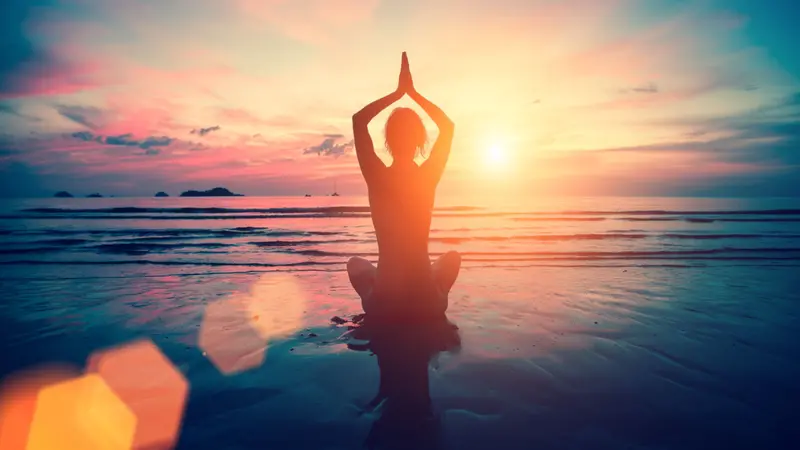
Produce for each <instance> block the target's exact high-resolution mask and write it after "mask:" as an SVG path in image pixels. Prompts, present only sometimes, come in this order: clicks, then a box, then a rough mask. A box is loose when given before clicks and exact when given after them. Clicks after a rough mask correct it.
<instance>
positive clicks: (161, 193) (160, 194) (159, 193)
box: [155, 191, 169, 197]
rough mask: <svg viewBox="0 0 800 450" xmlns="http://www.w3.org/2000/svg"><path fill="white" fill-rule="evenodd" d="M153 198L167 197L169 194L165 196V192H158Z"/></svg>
mask: <svg viewBox="0 0 800 450" xmlns="http://www.w3.org/2000/svg"><path fill="white" fill-rule="evenodd" d="M155 196H156V197H169V194H167V193H166V192H164V191H159V192H157V193H156V195H155Z"/></svg>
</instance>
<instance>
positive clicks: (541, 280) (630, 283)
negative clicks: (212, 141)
mask: <svg viewBox="0 0 800 450" xmlns="http://www.w3.org/2000/svg"><path fill="white" fill-rule="evenodd" d="M365 205H366V203H365V201H364V199H357V198H345V197H339V198H330V197H325V198H316V197H315V198H247V197H244V198H230V199H228V198H224V199H220V198H216V199H210V198H205V199H198V198H191V199H181V198H159V199H131V198H106V199H30V200H13V201H4V202H3V203H2V204H0V216H1V217H2V219H0V220H2V222H1V225H0V242H2V247H0V292H3V301H2V302H0V328H2V329H3V335H2V348H4V349H5V350H6V351H5V358H3V359H2V362H0V376H2V377H3V378H5V377H6V376H8V375H11V374H14V373H17V372H18V371H19V370H21V369H25V368H30V367H35V366H37V365H39V364H42V363H53V362H60V363H67V364H72V365H75V366H77V367H85V366H86V363H87V359H88V358H89V357H90V356H91V355H93V354H96V353H97V352H98V351H100V350H108V349H112V350H113V349H115V348H119V347H120V346H125V345H128V344H129V343H131V342H136V341H139V340H142V339H146V340H148V341H150V342H152V343H154V344H155V345H156V346H157V348H158V349H160V351H161V352H162V353H163V354H164V356H165V357H166V358H167V360H168V361H170V364H171V365H172V367H173V370H175V371H177V372H179V373H181V374H183V376H184V377H185V378H186V380H187V381H188V384H189V386H190V389H189V394H188V398H187V403H186V404H185V407H184V408H183V409H182V411H183V414H182V418H181V427H180V433H179V436H178V442H177V448H180V449H206V448H208V449H228V448H230V449H250V448H254V449H263V448H270V449H272V448H275V449H294V448H309V449H352V448H363V445H364V444H365V443H367V442H368V443H370V444H375V445H376V447H375V448H414V449H418V448H436V449H484V448H492V447H497V448H503V449H530V448H542V449H627V448H636V449H640V448H647V449H706V448H726V449H739V448H741V449H752V448H754V447H757V448H770V449H773V448H774V449H784V448H786V449H789V448H797V447H796V445H795V444H796V443H797V442H798V441H797V438H798V434H797V432H796V431H795V428H796V427H795V420H794V417H795V414H794V410H795V409H796V403H797V400H798V399H800V390H799V389H798V387H797V386H798V385H797V379H798V377H800V362H799V360H798V356H797V355H800V339H798V336H800V325H798V324H799V323H800V322H798V319H800V290H799V289H797V282H796V279H797V275H798V273H800V272H798V266H800V264H799V263H798V260H799V258H800V202H798V201H797V200H791V199H653V198H642V199H640V198H621V199H609V198H599V199H549V200H541V199H524V200H522V199H516V200H515V199H504V200H503V201H496V200H495V201H477V200H474V201H463V200H459V199H442V201H440V202H439V203H438V205H439V207H440V208H441V209H439V210H437V212H436V215H435V217H434V220H433V225H432V228H433V230H432V232H431V236H432V239H431V245H430V249H431V253H432V254H434V255H435V254H440V253H442V252H445V251H448V250H453V249H455V250H459V251H460V252H462V253H463V254H464V260H465V262H464V268H463V271H462V273H461V275H460V276H459V279H458V281H457V283H456V285H455V286H454V289H453V292H452V293H451V296H450V309H449V310H448V317H449V319H450V321H451V322H452V323H453V324H455V325H456V326H457V327H458V329H457V330H456V331H455V332H453V331H452V330H450V329H443V328H434V327H423V326H421V325H417V324H400V325H399V326H398V327H396V328H394V329H387V330H383V331H382V334H381V333H378V334H375V332H373V333H372V334H369V333H367V334H366V335H365V336H361V335H358V334H356V333H358V332H359V330H361V329H360V328H358V327H356V324H354V323H353V322H350V321H349V320H351V319H352V318H353V315H355V314H357V313H359V312H360V303H359V302H358V299H357V298H356V296H355V294H354V293H353V292H352V289H351V288H350V286H349V282H348V280H347V276H346V274H345V273H344V272H343V269H344V262H345V261H346V260H347V258H348V257H349V256H352V255H361V256H366V257H368V258H370V259H373V260H374V259H375V243H374V235H373V234H372V228H371V224H370V222H369V217H368V216H367V215H366V213H367V210H366V209H365V208H364V207H365ZM287 275H290V276H291V277H292V278H291V279H292V280H295V281H294V282H295V283H297V286H298V288H297V289H295V290H292V294H291V296H289V297H287V296H285V295H284V296H282V295H281V293H280V292H278V291H276V290H274V289H273V287H274V286H276V285H277V284H280V282H282V281H281V280H283V278H279V277H283V276H287ZM276 277H278V278H276ZM270 289H273V290H270ZM254 293H257V294H254ZM243 296H244V297H243ZM248 296H249V297H248ZM256 297H258V298H259V299H260V300H261V301H262V305H261V307H263V306H264V304H267V305H268V306H269V308H267V309H262V310H260V311H267V312H261V313H260V314H261V315H265V314H266V315H270V314H271V315H273V316H274V317H273V318H272V319H271V320H278V319H280V320H281V322H280V324H281V326H280V328H281V330H282V331H281V332H280V333H277V332H276V333H274V334H273V335H272V336H271V337H270V338H269V339H268V342H265V343H264V348H262V350H263V351H264V354H265V355H266V356H265V357H264V358H263V360H258V361H256V362H255V363H253V364H250V365H246V366H240V367H239V369H237V371H236V372H235V373H226V371H225V370H223V369H224V367H221V366H220V364H219V362H214V361H213V357H214V356H215V352H219V351H222V352H223V353H225V354H226V355H228V356H230V355H232V356H234V357H236V358H239V360H240V361H245V360H246V359H247V356H248V355H249V354H252V348H250V347H247V345H245V344H246V343H244V342H243V341H241V340H239V339H238V338H237V339H236V340H234V339H231V340H229V341H228V340H225V339H222V340H221V341H220V342H221V344H220V345H221V346H222V347H221V348H220V347H216V348H211V347H209V345H208V344H206V343H204V341H203V339H204V337H203V336H207V335H209V333H210V335H211V336H212V337H214V336H227V335H224V334H219V333H222V331H223V330H222V329H218V328H215V326H212V325H210V324H212V323H213V321H211V319H212V318H213V317H212V316H213V314H211V312H210V311H212V309H213V308H215V305H220V304H222V303H224V302H226V301H230V300H234V299H241V298H246V299H251V298H256ZM248 301H249V300H248ZM334 316H337V317H342V318H344V319H345V322H344V323H338V321H335V322H332V321H331V318H332V317H334ZM275 323H277V322H275ZM273 325H274V323H273ZM222 328H224V327H222ZM448 330H449V331H448ZM204 333H205V334H204ZM454 333H455V334H454ZM245 347H246V348H245ZM355 350H364V351H355ZM248 352H249V353H248ZM379 362H380V366H379ZM134 369H136V368H135V367H131V370H134ZM425 376H427V377H428V379H427V380H424V377H425ZM382 377H383V379H384V384H385V385H386V386H388V388H387V389H388V390H390V391H391V392H399V393H400V394H397V395H395V397H400V398H407V399H410V400H415V401H416V400H420V399H425V398H427V397H429V398H430V402H431V404H430V410H429V411H428V412H429V413H430V415H431V416H432V417H435V418H436V419H437V420H428V418H427V417H428V416H427V415H426V414H423V413H421V412H420V411H418V410H416V409H415V410H414V411H413V412H410V411H409V410H405V409H403V408H400V409H399V411H400V412H396V411H395V412H394V413H390V412H391V411H393V410H392V409H391V408H388V409H387V407H386V406H385V405H384V409H383V410H381V409H378V410H374V409H373V408H372V407H371V406H369V402H370V400H371V399H372V398H373V397H374V396H375V395H376V393H378V392H379V384H380V383H379V380H381V379H382ZM420 380H422V381H427V382H426V383H423V382H421V381H420ZM400 403H403V402H400ZM381 411H382V412H381ZM423 419H424V420H423ZM140 420H142V421H146V420H147V418H140Z"/></svg>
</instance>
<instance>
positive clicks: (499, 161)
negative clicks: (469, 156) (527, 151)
mask: <svg viewBox="0 0 800 450" xmlns="http://www.w3.org/2000/svg"><path fill="white" fill-rule="evenodd" d="M486 163H487V164H488V165H489V166H491V167H494V168H501V167H504V166H505V165H506V164H507V163H508V153H507V152H506V149H505V148H504V147H502V146H501V145H497V144H495V145H492V146H491V147H489V149H488V150H487V151H486Z"/></svg>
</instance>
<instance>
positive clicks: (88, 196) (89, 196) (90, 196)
mask: <svg viewBox="0 0 800 450" xmlns="http://www.w3.org/2000/svg"><path fill="white" fill-rule="evenodd" d="M86 198H103V196H102V195H100V194H98V193H97V192H95V193H94V194H89V195H87V196H86Z"/></svg>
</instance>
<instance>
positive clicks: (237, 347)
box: [199, 273, 306, 374]
mask: <svg viewBox="0 0 800 450" xmlns="http://www.w3.org/2000/svg"><path fill="white" fill-rule="evenodd" d="M305 302H306V295H305V292H304V291H303V290H302V289H301V288H300V286H299V285H298V283H297V281H296V279H295V277H293V276H291V275H288V274H281V273H275V274H269V275H266V276H263V277H262V278H260V279H259V280H258V282H256V283H255V284H254V285H253V286H252V288H251V289H250V291H249V292H247V293H244V294H238V295H234V296H232V297H230V298H227V299H224V300H221V301H217V302H214V303H211V304H209V305H208V307H207V308H206V312H205V317H204V318H203V323H202V325H201V328H200V337H199V346H200V348H202V349H203V352H204V354H205V355H206V356H207V357H208V358H209V360H211V362H212V363H213V364H214V365H215V366H216V367H217V369H219V371H220V372H222V373H224V374H233V373H237V372H242V371H245V370H249V369H252V368H254V367H257V366H260V365H261V364H262V363H263V362H264V358H265V356H266V349H267V344H268V341H269V340H270V339H272V338H276V337H280V336H285V335H288V334H291V333H292V332H294V331H296V330H297V329H298V328H300V327H302V323H303V308H304V306H305Z"/></svg>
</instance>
